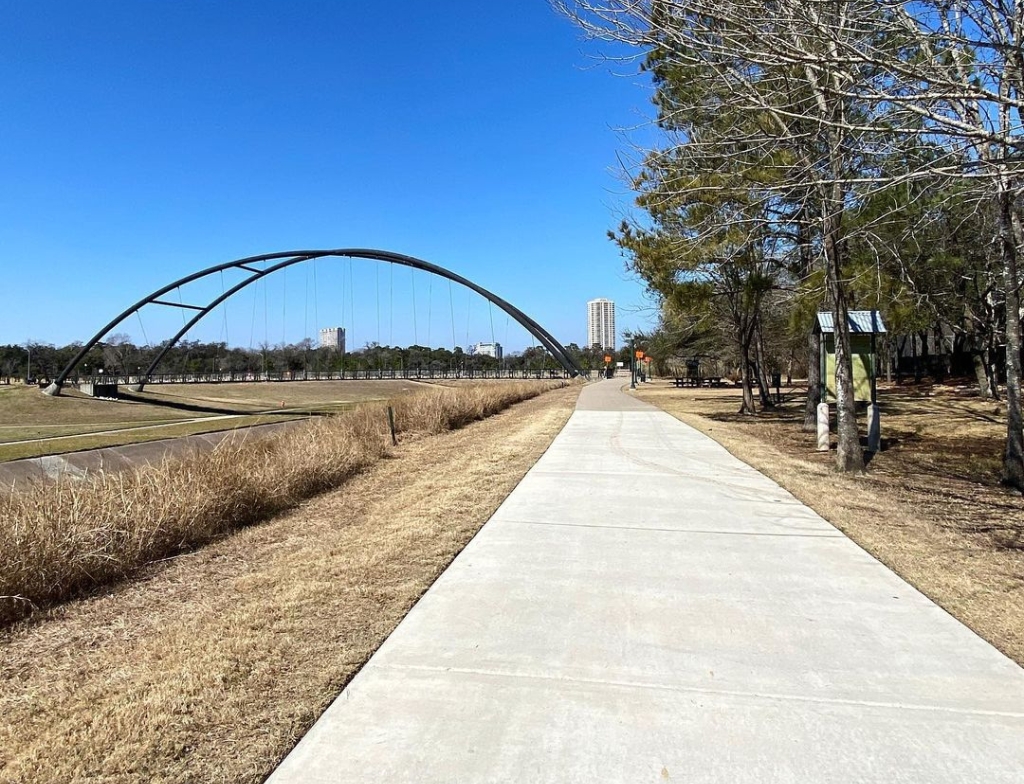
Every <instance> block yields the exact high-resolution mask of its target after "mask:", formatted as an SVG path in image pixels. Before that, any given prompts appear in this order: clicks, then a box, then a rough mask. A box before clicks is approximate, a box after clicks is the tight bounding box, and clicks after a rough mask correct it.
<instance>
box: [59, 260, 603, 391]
mask: <svg viewBox="0 0 1024 784" xmlns="http://www.w3.org/2000/svg"><path fill="white" fill-rule="evenodd" d="M326 257H338V258H360V259H369V260H371V261H381V262H390V263H393V264H400V265H402V266H405V267H412V268H413V269H419V270H423V271H424V272H430V273H433V274H434V275H438V276H439V277H442V278H446V279H448V280H450V281H453V282H455V283H459V284H461V285H463V286H465V287H466V288H468V289H471V290H473V291H475V292H476V293H477V294H479V295H481V296H482V297H484V298H485V299H487V300H488V301H489V302H491V303H493V304H495V305H497V306H498V307H499V308H501V309H502V310H503V311H504V312H505V313H507V314H508V315H509V316H511V317H512V318H514V319H515V320H516V321H517V322H518V323H519V324H521V325H522V326H523V327H524V328H525V329H526V330H527V331H528V332H529V333H530V334H531V335H533V336H534V337H535V338H536V339H537V340H538V341H539V342H540V344H541V345H542V346H544V348H546V349H547V350H548V351H549V352H550V353H551V355H552V356H553V357H554V358H555V360H556V361H557V362H558V364H560V365H561V366H562V367H563V368H564V369H565V370H566V372H568V373H569V374H570V375H571V376H579V375H583V370H582V368H580V366H579V365H578V364H577V363H576V362H575V361H574V360H573V358H572V357H571V356H570V355H569V353H568V352H567V351H566V350H565V347H564V346H562V344H561V343H559V342H558V341H557V340H555V338H554V337H552V336H551V334H550V333H548V331H547V330H545V329H544V328H543V327H542V326H541V325H540V324H538V323H537V322H536V321H534V320H533V319H532V318H530V317H529V316H527V315H526V314H525V313H523V312H522V311H521V310H519V308H517V307H515V306H514V305H512V304H511V303H509V302H506V301H505V300H503V299H502V298H501V297H499V296H497V295H496V294H493V293H491V292H490V291H488V290H487V289H485V288H483V287H482V286H478V285H477V284H475V283H473V281H471V280H469V279H467V278H464V277H462V276H461V275H459V274H457V273H455V272H452V271H451V270H447V269H445V268H444V267H440V266H438V265H437V264H432V263H430V262H429V261H424V260H423V259H418V258H416V257H414V256H406V255H403V254H401V253H392V252H391V251H386V250H375V249H371V248H338V249H334V250H290V251H281V252H278V253H266V254H263V255H261V256H248V257H246V258H244V259H236V260H235V261H229V262H226V263H224V264H217V265H215V266H213V267H208V268H207V269H204V270H200V271H198V272H193V273H192V274H191V275H186V276H185V277H183V278H179V279H178V280H176V281H174V282H173V283H169V284H167V285H166V286H164V287H163V288H160V289H157V290H156V291H154V292H153V293H152V294H149V295H148V296H146V297H144V298H143V299H140V300H139V301H138V302H136V303H135V304H134V305H132V306H131V307H129V308H127V309H126V310H125V311H124V312H122V313H121V314H120V315H118V316H117V317H115V318H114V319H113V320H112V321H111V322H110V323H108V324H107V325H106V326H104V327H103V328H102V329H101V330H100V331H99V332H97V333H96V334H95V335H94V336H93V337H92V338H91V339H90V340H89V341H88V342H87V343H85V344H84V345H83V346H82V348H81V349H80V350H79V351H78V353H77V354H75V356H74V357H73V358H72V359H71V361H70V362H68V364H67V366H66V367H65V368H64V369H63V370H62V371H61V372H60V374H59V375H58V376H57V378H55V379H54V380H53V383H51V384H50V385H49V386H48V387H47V388H46V389H45V390H44V391H45V392H46V394H47V395H59V394H60V390H61V388H62V387H63V386H64V382H65V381H67V379H68V377H69V376H70V375H71V373H72V372H73V371H74V369H75V368H76V367H77V366H78V364H79V363H80V362H81V361H82V360H83V359H85V357H86V355H87V354H88V353H89V351H90V350H91V349H92V348H93V347H94V346H96V345H97V344H98V343H99V342H100V341H101V340H103V338H104V337H105V336H106V335H108V334H109V333H110V332H112V331H113V330H114V329H115V328H116V327H117V326H118V325H120V324H121V323H122V322H123V321H125V320H126V319H127V318H129V317H130V316H132V315H133V314H135V313H136V312H137V311H139V310H140V309H141V308H143V307H144V306H146V305H150V304H159V305H168V306H172V307H179V308H187V309H191V310H195V311H197V313H196V315H195V316H193V317H192V318H191V319H190V320H189V321H188V322H186V323H185V325H184V326H183V327H182V328H181V329H180V330H179V331H178V333H177V334H176V335H175V336H174V337H173V338H172V339H171V340H170V341H169V342H168V343H167V345H165V346H164V348H163V349H162V350H161V351H160V352H159V353H158V354H157V356H156V358H155V359H154V360H153V361H152V362H151V363H150V365H149V367H148V368H146V372H145V373H143V374H142V376H141V377H140V379H139V383H138V385H137V387H138V389H139V390H141V389H142V387H143V386H144V385H145V383H146V382H147V381H148V380H149V378H150V377H151V376H152V374H153V371H154V370H155V369H156V367H157V365H159V363H160V361H161V360H162V359H163V358H164V356H165V355H166V354H167V352H168V351H170V350H171V349H172V348H173V347H174V346H175V345H176V344H177V342H178V341H179V340H181V338H182V337H184V336H185V335H186V334H187V333H188V331H189V330H190V329H191V328H192V327H194V326H195V325H196V324H197V323H198V322H199V321H201V320H202V319H203V318H204V317H205V316H207V315H208V314H209V313H210V311H212V310H213V309H214V308H216V307H217V306H218V305H220V304H221V303H222V302H224V301H225V300H227V299H228V298H230V297H231V296H233V295H234V294H237V293H238V292H239V291H241V290H242V289H244V288H246V287H247V286H249V285H250V284H252V283H255V282H256V281H257V280H260V279H262V278H264V277H266V276H267V275H270V274H272V273H274V272H277V271H278V270H282V269H285V268H287V267H290V266H292V265H293V264H300V263H302V262H304V261H311V260H313V259H320V258H326ZM266 261H276V262H277V263H275V264H272V265H270V266H268V267H266V268H264V269H256V268H255V267H252V266H250V265H253V264H258V263H260V262H266ZM226 269H241V270H245V271H246V272H249V273H251V274H250V276H249V277H248V278H246V279H245V280H243V281H241V282H240V283H238V284H236V285H235V286H233V287H231V288H230V289H228V290H227V291H225V292H223V293H222V294H221V295H220V296H218V297H215V298H214V299H213V300H211V301H210V303H209V304H207V305H205V306H198V305H184V304H182V303H178V302H162V301H161V300H160V299H159V298H160V297H162V296H163V295H164V294H166V293H167V292H169V291H172V290H173V289H176V288H177V287H179V286H183V285H185V284H186V283H191V282H192V281H195V280H200V279H201V278H205V277H207V276H208V275H213V274H215V273H218V272H221V271H223V270H226Z"/></svg>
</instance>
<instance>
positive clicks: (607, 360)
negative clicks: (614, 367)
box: [604, 354, 612, 365]
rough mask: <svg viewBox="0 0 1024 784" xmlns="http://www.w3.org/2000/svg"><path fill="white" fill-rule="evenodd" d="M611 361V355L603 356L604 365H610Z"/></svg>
mask: <svg viewBox="0 0 1024 784" xmlns="http://www.w3.org/2000/svg"><path fill="white" fill-rule="evenodd" d="M611 361H612V355H611V354H605V355H604V363H605V364H606V365H607V364H609V363H610V362H611Z"/></svg>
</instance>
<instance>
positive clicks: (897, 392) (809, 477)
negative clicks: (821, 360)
mask: <svg viewBox="0 0 1024 784" xmlns="http://www.w3.org/2000/svg"><path fill="white" fill-rule="evenodd" d="M638 394H639V395H640V397H642V398H643V399H645V400H648V401H649V402H651V403H654V404H655V405H658V406H660V407H661V408H663V409H665V410H666V411H668V412H669V413H670V414H673V415H674V416H676V417H677V418H679V419H681V420H682V421H684V422H686V423H687V424H690V425H692V426H694V427H696V428H697V429H698V430H701V431H702V432H704V433H707V434H708V435H709V436H711V437H712V438H714V439H715V440H716V441H718V442H719V443H721V444H722V445H723V446H725V447H726V449H728V450H729V451H730V452H732V453H733V454H734V455H736V456H737V457H738V458H740V459H741V460H743V461H745V462H746V463H749V464H750V465H751V466H753V467H754V468H756V469H757V470H759V471H761V472H762V473H764V474H766V475H767V476H769V477H770V478H772V479H773V480H775V481H776V482H778V483H779V484H780V485H782V486H783V487H785V488H786V489H787V490H789V491H790V492H791V493H793V495H795V496H796V497H797V498H799V499H800V500H801V501H803V502H804V503H806V504H807V505H808V506H810V507H811V508H812V509H814V510H815V511H816V512H818V514H820V515H821V516H822V517H824V518H825V519H826V520H828V521H829V522H831V523H832V524H833V525H835V526H836V527H837V528H839V529H840V530H841V531H843V532H844V533H846V534H847V535H848V536H850V538H852V539H853V540H854V541H855V542H857V543H858V544H859V545H861V546H862V547H863V548H864V549H866V550H867V551H868V552H870V553H871V554H872V555H874V556H875V557H876V558H878V559H879V560H880V561H881V562H882V563H884V564H886V566H888V567H889V568H891V569H892V570H893V571H895V572H896V573H897V574H899V575H900V576H901V577H903V579H905V580H907V581H908V582H909V583H911V584H912V585H914V586H915V587H917V588H918V589H919V590H921V591H922V592H923V593H925V594H926V595H928V596H929V597H931V598H932V599H933V600H934V601H935V602H936V603H937V604H939V605H940V606H942V607H944V608H945V609H946V610H947V611H948V612H950V613H951V614H952V615H954V616H955V617H956V618H958V619H959V620H960V621H962V622H963V623H965V624H966V625H967V626H969V627H971V628H972V629H974V631H976V632H977V633H978V634H980V635H981V636H982V637H984V638H985V639H987V640H988V641H989V642H991V643H992V644H993V645H995V646H996V647H997V648H999V649H1000V650H1002V651H1003V652H1004V653H1006V654H1007V655H1008V656H1010V657H1011V658H1013V659H1014V660H1016V661H1017V662H1018V663H1020V664H1022V665H1024V501H1022V499H1021V497H1020V495H1019V494H1017V493H1013V492H1011V491H1009V490H1007V489H1005V488H1003V487H1001V486H1000V485H999V467H1000V457H1001V450H1002V446H1003V443H1004V441H1003V439H1005V434H1006V420H1005V415H1004V414H1003V413H1002V412H1001V409H1000V407H999V406H998V405H997V404H995V403H992V402H987V401H983V400H979V399H977V398H975V397H971V396H970V395H968V394H965V391H964V390H958V389H956V388H952V387H912V388H907V387H892V388H885V389H882V390H880V405H881V409H882V420H881V422H882V436H883V441H882V443H883V451H881V452H879V453H878V454H877V455H875V456H874V458H873V460H872V461H871V463H870V466H869V470H868V471H867V472H866V473H864V474H862V475H858V476H849V475H842V474H839V473H837V472H836V471H835V469H834V467H833V465H834V455H832V454H828V453H820V452H817V451H815V448H814V434H813V433H805V432H803V431H802V430H801V422H802V418H803V417H802V411H803V397H802V395H800V396H797V395H795V394H791V395H790V399H789V400H788V401H787V402H785V403H784V404H783V405H782V406H781V407H780V408H778V409H777V410H775V411H768V412H763V413H762V414H761V415H759V416H757V417H743V416H739V415H737V413H736V412H737V410H738V408H739V403H740V400H739V391H738V390H731V389H726V390H722V389H710V390H703V389H701V390H693V389H675V388H674V387H670V386H669V385H667V384H665V383H663V382H656V383H654V384H649V385H644V386H642V388H641V389H640V391H639V393H638ZM861 427H862V430H863V428H864V423H863V422H862V423H861Z"/></svg>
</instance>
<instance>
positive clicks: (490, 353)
mask: <svg viewBox="0 0 1024 784" xmlns="http://www.w3.org/2000/svg"><path fill="white" fill-rule="evenodd" d="M468 353H469V354H477V355H479V356H484V357H494V358H495V359H496V360H498V361H499V362H501V358H502V356H504V352H503V351H502V350H501V343H476V344H474V345H472V346H470V347H469V352H468Z"/></svg>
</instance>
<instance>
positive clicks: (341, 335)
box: [320, 327, 345, 354]
mask: <svg viewBox="0 0 1024 784" xmlns="http://www.w3.org/2000/svg"><path fill="white" fill-rule="evenodd" d="M320 348H330V349H334V350H335V351H340V352H342V353H343V354H344V353H345V328H344V327H324V328H323V329H321V330H320Z"/></svg>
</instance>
